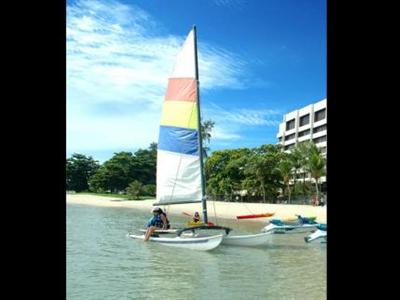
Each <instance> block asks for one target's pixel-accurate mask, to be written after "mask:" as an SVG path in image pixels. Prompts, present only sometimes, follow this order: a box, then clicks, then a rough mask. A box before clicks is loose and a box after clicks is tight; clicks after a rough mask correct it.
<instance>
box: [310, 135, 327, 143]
mask: <svg viewBox="0 0 400 300" xmlns="http://www.w3.org/2000/svg"><path fill="white" fill-rule="evenodd" d="M313 141H314V143H316V144H318V143H322V142H325V141H326V135H324V136H321V137H319V138H316V139H313Z"/></svg>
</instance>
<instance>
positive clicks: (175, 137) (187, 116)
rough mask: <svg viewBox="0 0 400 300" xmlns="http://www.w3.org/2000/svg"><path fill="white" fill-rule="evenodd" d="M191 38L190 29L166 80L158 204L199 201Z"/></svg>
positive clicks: (196, 115) (194, 62)
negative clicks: (172, 69) (171, 71)
mask: <svg viewBox="0 0 400 300" xmlns="http://www.w3.org/2000/svg"><path fill="white" fill-rule="evenodd" d="M194 39H195V36H194V32H193V30H192V31H191V32H190V33H189V35H188V36H187V38H186V41H185V43H184V44H183V47H182V49H181V51H180V52H179V54H178V57H177V61H176V64H175V68H174V71H173V73H172V75H171V77H170V78H169V79H168V87H167V92H166V95H165V99H164V103H163V108H162V115H161V122H160V132H159V139H158V149H157V200H158V203H157V204H175V203H191V202H201V200H202V186H201V184H202V182H201V180H202V179H201V165H200V151H199V148H200V147H199V141H198V137H199V120H198V105H197V98H198V97H197V94H198V86H197V79H196V57H195V55H196V54H195V40H194Z"/></svg>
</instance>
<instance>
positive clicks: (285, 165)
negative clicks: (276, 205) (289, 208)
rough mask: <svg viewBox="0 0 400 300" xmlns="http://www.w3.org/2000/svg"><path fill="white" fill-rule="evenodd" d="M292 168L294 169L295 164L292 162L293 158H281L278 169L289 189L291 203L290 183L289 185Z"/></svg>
mask: <svg viewBox="0 0 400 300" xmlns="http://www.w3.org/2000/svg"><path fill="white" fill-rule="evenodd" d="M292 169H293V164H292V162H291V160H290V159H289V158H284V159H283V160H281V161H280V162H279V165H278V170H279V172H280V173H281V175H282V178H283V182H284V184H285V185H286V187H287V191H288V198H289V199H288V202H289V203H290V185H289V181H290V178H291V176H292Z"/></svg>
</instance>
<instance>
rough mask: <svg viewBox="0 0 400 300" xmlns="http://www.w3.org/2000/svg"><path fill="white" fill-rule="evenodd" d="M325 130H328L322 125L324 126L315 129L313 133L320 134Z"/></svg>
mask: <svg viewBox="0 0 400 300" xmlns="http://www.w3.org/2000/svg"><path fill="white" fill-rule="evenodd" d="M323 130H326V124H325V125H322V126H318V127H315V128H314V129H313V133H316V132H320V131H323Z"/></svg>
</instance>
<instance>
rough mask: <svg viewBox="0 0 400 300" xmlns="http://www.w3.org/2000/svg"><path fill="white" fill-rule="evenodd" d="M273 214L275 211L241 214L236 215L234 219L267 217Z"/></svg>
mask: <svg viewBox="0 0 400 300" xmlns="http://www.w3.org/2000/svg"><path fill="white" fill-rule="evenodd" d="M273 215H275V213H264V214H251V215H241V216H236V219H238V220H240V219H254V218H269V217H272V216H273Z"/></svg>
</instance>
